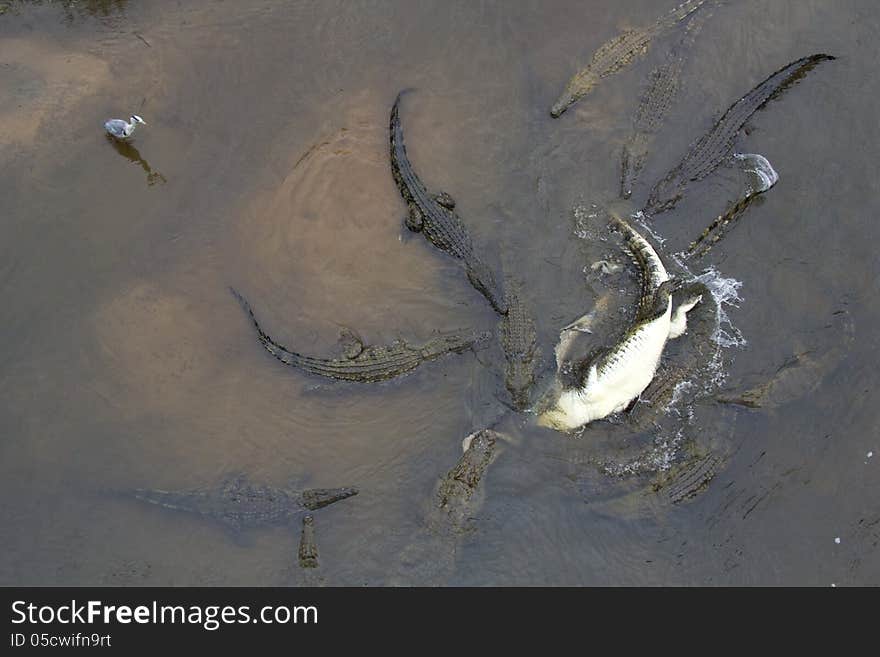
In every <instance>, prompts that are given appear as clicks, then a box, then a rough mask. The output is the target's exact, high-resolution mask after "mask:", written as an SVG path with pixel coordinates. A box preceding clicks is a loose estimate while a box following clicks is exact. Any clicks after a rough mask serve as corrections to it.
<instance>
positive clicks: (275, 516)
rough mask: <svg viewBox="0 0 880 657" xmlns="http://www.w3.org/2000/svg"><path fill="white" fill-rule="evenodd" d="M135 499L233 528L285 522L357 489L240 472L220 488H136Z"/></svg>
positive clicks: (336, 500) (350, 494) (349, 494)
mask: <svg viewBox="0 0 880 657" xmlns="http://www.w3.org/2000/svg"><path fill="white" fill-rule="evenodd" d="M131 494H132V495H133V496H134V497H135V498H137V499H139V500H141V501H144V502H149V503H151V504H156V505H158V506H163V507H165V508H167V509H174V510H175V511H185V512H187V513H195V514H198V515H201V516H205V517H209V518H212V519H213V520H217V521H219V522H222V523H224V524H225V525H227V526H229V527H231V528H232V529H236V530H239V529H243V528H246V527H255V526H259V525H277V524H281V523H285V522H287V521H289V520H290V519H292V518H295V517H296V516H298V515H300V514H303V513H305V512H307V511H315V510H317V509H320V508H322V507H325V506H327V505H329V504H333V503H334V502H338V501H339V500H344V499H346V498H348V497H352V496H353V495H357V494H358V489H357V488H350V487H349V488H309V489H305V490H298V489H293V488H273V487H271V486H262V485H257V484H252V483H250V482H249V481H248V480H247V479H246V478H245V477H244V476H243V475H239V476H236V477H233V478H230V479H228V480H227V481H226V482H224V483H223V485H221V486H220V487H219V488H208V489H194V490H183V491H165V490H149V489H138V490H135V491H132V493H131Z"/></svg>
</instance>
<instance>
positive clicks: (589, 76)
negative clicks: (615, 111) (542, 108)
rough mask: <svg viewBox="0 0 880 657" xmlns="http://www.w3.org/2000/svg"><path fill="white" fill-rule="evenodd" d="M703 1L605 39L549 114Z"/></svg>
mask: <svg viewBox="0 0 880 657" xmlns="http://www.w3.org/2000/svg"><path fill="white" fill-rule="evenodd" d="M705 2H706V0H686V1H685V2H683V3H681V4H680V5H679V6H678V7H676V8H674V9H672V10H671V11H669V12H667V13H666V14H664V15H663V16H661V17H660V18H658V19H657V20H656V21H654V22H653V23H652V24H651V25H649V26H647V27H644V28H641V29H635V30H627V31H625V32H623V33H621V34H619V35H617V36H616V37H614V38H612V39H610V40H609V41H607V42H605V43H604V44H603V45H602V46H600V47H599V49H598V50H597V51H596V52H595V53H594V54H593V57H592V59H591V60H590V63H589V64H587V67H586V68H585V69H583V70H582V71H580V72H579V73H577V74H576V75H575V76H574V77H573V78H572V79H571V80H569V82H568V84H567V85H566V86H565V90H564V91H563V92H562V94H561V95H560V96H559V98H558V99H557V100H556V102H555V103H553V107H551V108H550V116H552V117H553V118H554V119H558V118H559V117H560V116H562V113H563V112H565V110H567V109H568V108H569V107H571V106H572V105H574V103H576V102H577V101H579V100H580V99H581V98H583V97H584V96H586V95H587V94H588V93H590V91H592V89H593V87H595V86H596V85H597V84H598V83H599V81H600V80H602V79H603V78H607V77H609V76H611V75H614V74H615V73H618V72H620V71H622V70H623V69H625V68H626V67H627V66H629V65H630V64H632V63H633V62H634V61H636V60H637V59H638V58H640V57H641V56H642V55H644V54H645V53H646V52H647V51H648V47H649V46H650V45H651V41H652V40H653V39H654V38H655V37H657V36H659V35H661V34H663V33H665V32H667V31H668V30H670V29H671V28H673V27H675V25H677V24H678V23H680V22H681V21H683V20H684V19H685V18H687V17H688V16H690V15H691V14H692V13H693V12H695V11H696V10H697V9H699V8H700V7H701V6H702V5H703V4H704V3H705Z"/></svg>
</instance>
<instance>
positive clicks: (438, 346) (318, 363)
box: [230, 288, 489, 383]
mask: <svg viewBox="0 0 880 657" xmlns="http://www.w3.org/2000/svg"><path fill="white" fill-rule="evenodd" d="M230 290H231V291H232V294H233V295H234V296H235V298H236V299H238V301H239V303H240V304H241V306H242V308H244V310H245V312H247V314H248V315H249V316H250V318H251V321H252V322H253V324H254V326H255V327H256V329H257V334H258V335H259V340H260V343H261V344H262V345H263V346H264V347H265V348H266V351H268V352H269V353H270V354H272V355H273V356H274V357H275V358H277V359H278V360H280V361H281V362H282V363H284V364H285V365H291V366H293V367H296V368H298V369H301V370H303V371H304V372H308V373H309V374H314V375H316V376H322V377H325V378H328V379H336V380H339V381H351V382H355V383H376V382H379V381H388V380H390V379H394V378H397V377H399V376H403V375H404V374H408V373H410V372H412V371H413V370H415V369H416V368H417V367H418V366H419V365H421V364H422V363H425V362H428V361H431V360H435V359H437V358H440V357H442V356H445V355H447V354H449V353H462V352H464V351H467V350H468V349H471V348H473V347H474V346H475V345H477V344H479V343H482V342H484V341H486V340H487V339H488V338H489V333H487V332H483V333H476V332H473V331H467V330H463V331H455V332H452V333H448V334H445V335H440V336H438V337H436V338H434V339H432V340H430V341H428V342H426V343H425V344H423V345H421V346H413V345H410V344H407V343H406V342H404V341H403V340H395V341H394V342H392V343H390V344H387V345H372V346H365V345H364V344H363V343H362V342H361V341H360V340H359V339H358V338H356V336H354V335H353V334H351V333H349V334H348V336H347V342H348V344H347V346H346V349H345V353H344V354H343V355H342V357H341V358H317V357H314V356H304V355H302V354H299V353H297V352H295V351H291V350H289V349H288V348H287V347H284V346H282V345H280V344H278V343H277V342H275V341H274V340H273V339H272V338H271V337H269V335H267V334H266V332H265V331H263V328H262V327H261V326H260V323H259V322H258V321H257V318H256V316H255V315H254V311H253V309H252V308H251V306H250V304H249V303H248V302H247V300H246V299H245V298H244V297H243V296H242V295H241V294H240V293H239V292H237V291H236V290H235V289H233V288H230Z"/></svg>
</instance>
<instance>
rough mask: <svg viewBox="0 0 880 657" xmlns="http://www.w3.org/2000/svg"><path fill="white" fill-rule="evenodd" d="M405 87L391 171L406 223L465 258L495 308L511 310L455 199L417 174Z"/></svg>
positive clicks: (395, 115) (394, 125)
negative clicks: (407, 132) (432, 189)
mask: <svg viewBox="0 0 880 657" xmlns="http://www.w3.org/2000/svg"><path fill="white" fill-rule="evenodd" d="M404 93H405V92H403V91H401V92H400V93H399V94H398V95H397V99H396V100H395V101H394V106H393V107H392V108H391V126H390V128H391V174H392V175H393V176H394V182H395V183H396V184H397V188H398V189H399V190H400V195H401V196H402V197H403V200H404V201H406V204H407V217H406V220H405V222H404V223H405V224H406V227H407V228H409V229H410V230H411V231H413V232H421V233H422V234H423V235H424V236H425V238H426V239H427V240H428V241H429V242H431V244H433V245H434V246H436V247H437V248H438V249H440V250H441V251H445V252H446V253H448V254H449V255H451V256H453V257H454V258H457V259H458V260H459V261H461V263H462V265H463V266H464V268H465V271H466V273H467V277H468V280H469V281H470V282H471V285H473V286H474V288H476V290H477V291H478V292H479V293H480V294H482V295H483V296H484V297H486V299H487V300H488V301H489V303H490V304H491V305H492V308H493V309H494V310H495V311H496V312H497V313H500V314H502V315H503V314H504V313H506V312H507V306H506V302H505V299H504V292H503V290H502V289H501V288H500V287H499V286H498V283H497V282H496V279H495V275H494V273H493V272H492V269H491V268H490V267H489V266H488V265H487V264H486V263H485V261H484V260H483V259H482V258H481V257H480V256H479V255H478V254H477V252H476V250H475V248H474V243H473V239H471V236H470V233H468V231H467V228H465V226H464V224H463V223H462V222H461V219H460V218H459V217H458V215H457V214H456V213H455V201H454V200H453V199H452V197H451V196H450V195H449V194H447V193H445V192H441V193H439V194H431V193H429V192H428V190H427V188H426V187H425V185H424V184H423V183H422V181H421V179H420V178H419V177H418V175H416V172H415V170H414V169H413V166H412V164H411V163H410V161H409V157H408V156H407V154H406V145H405V144H404V141H403V127H402V126H401V123H400V99H401V97H402V96H403V94H404Z"/></svg>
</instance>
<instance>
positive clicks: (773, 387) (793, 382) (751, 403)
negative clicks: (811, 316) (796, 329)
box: [715, 310, 855, 409]
mask: <svg viewBox="0 0 880 657" xmlns="http://www.w3.org/2000/svg"><path fill="white" fill-rule="evenodd" d="M823 330H828V331H830V332H832V334H833V335H830V336H828V338H827V339H826V340H824V344H823V343H814V344H813V345H810V347H806V345H803V344H802V343H800V340H799V341H798V342H799V344H798V347H801V349H799V350H798V351H797V352H795V353H794V354H792V355H791V356H790V357H789V358H787V359H786V360H785V362H783V363H782V364H781V365H780V366H779V367H778V368H777V369H776V371H775V372H773V374H772V375H770V376H769V377H766V378H764V380H763V381H762V382H761V383H760V384H758V385H753V386H751V387H748V388H745V389H744V390H742V389H741V390H738V391H736V390H724V391H722V392H721V393H719V394H718V395H717V396H716V397H715V400H716V401H717V402H719V403H721V404H732V405H735V406H742V407H745V408H753V409H754V408H764V409H774V408H778V407H780V406H783V405H785V404H788V403H791V402H793V401H795V400H797V399H800V398H802V397H804V396H806V395H808V394H811V393H812V392H814V391H815V390H816V389H817V388H818V387H819V386H820V385H821V384H822V382H823V381H824V380H825V378H826V377H827V376H828V374H829V373H830V372H832V371H833V370H834V368H836V367H838V366H839V364H840V362H841V360H842V359H843V358H844V356H845V355H846V353H847V352H848V350H849V347H850V345H851V344H852V342H853V339H854V335H855V330H854V326H853V323H852V318H851V317H850V315H849V313H848V312H847V311H845V310H839V311H837V312H835V313H834V314H833V315H832V316H831V318H830V320H829V321H828V323H827V324H826V325H825V326H823Z"/></svg>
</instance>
